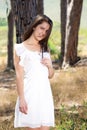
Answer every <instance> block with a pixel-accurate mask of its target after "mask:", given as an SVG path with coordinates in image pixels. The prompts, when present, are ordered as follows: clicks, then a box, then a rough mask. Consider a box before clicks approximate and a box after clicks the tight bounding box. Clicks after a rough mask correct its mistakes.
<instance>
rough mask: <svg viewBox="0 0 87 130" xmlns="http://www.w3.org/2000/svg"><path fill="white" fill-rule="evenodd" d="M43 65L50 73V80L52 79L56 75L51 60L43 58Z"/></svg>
mask: <svg viewBox="0 0 87 130" xmlns="http://www.w3.org/2000/svg"><path fill="white" fill-rule="evenodd" d="M41 63H42V64H44V65H46V66H47V68H48V71H49V76H48V77H49V78H52V77H53V75H54V69H53V67H52V63H51V60H50V59H49V58H43V59H42V61H41Z"/></svg>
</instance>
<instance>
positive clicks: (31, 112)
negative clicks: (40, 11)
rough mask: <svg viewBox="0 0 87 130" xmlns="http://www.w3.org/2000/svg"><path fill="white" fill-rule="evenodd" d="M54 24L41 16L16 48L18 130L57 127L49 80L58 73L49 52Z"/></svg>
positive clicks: (16, 111)
mask: <svg viewBox="0 0 87 130" xmlns="http://www.w3.org/2000/svg"><path fill="white" fill-rule="evenodd" d="M51 30H52V21H51V20H50V18H48V17H47V16H46V15H37V16H36V17H35V18H34V19H33V21H32V23H31V25H30V27H29V29H28V30H27V32H26V33H25V34H24V42H23V43H20V44H16V45H15V56H14V65H15V70H16V81H17V92H18V99H17V103H16V107H15V120H14V127H26V130H49V128H50V126H54V104H53V97H52V92H51V87H50V82H49V78H52V76H53V74H54V71H53V67H52V62H51V58H50V53H49V49H48V45H47V43H48V39H49V36H50V33H51Z"/></svg>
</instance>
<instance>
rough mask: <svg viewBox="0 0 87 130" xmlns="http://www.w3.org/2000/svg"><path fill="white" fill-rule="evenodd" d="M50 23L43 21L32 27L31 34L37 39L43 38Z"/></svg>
mask: <svg viewBox="0 0 87 130" xmlns="http://www.w3.org/2000/svg"><path fill="white" fill-rule="evenodd" d="M49 28H50V25H49V24H48V23H47V22H43V23H41V24H39V25H38V26H36V27H35V28H33V30H34V31H33V36H34V38H35V39H36V40H37V41H41V40H43V39H44V38H45V37H46V36H47V33H48V31H49Z"/></svg>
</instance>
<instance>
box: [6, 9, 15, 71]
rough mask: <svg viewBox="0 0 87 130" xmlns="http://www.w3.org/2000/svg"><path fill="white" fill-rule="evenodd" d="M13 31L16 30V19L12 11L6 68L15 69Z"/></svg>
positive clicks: (9, 16) (9, 20) (10, 14)
mask: <svg viewBox="0 0 87 130" xmlns="http://www.w3.org/2000/svg"><path fill="white" fill-rule="evenodd" d="M13 31H14V20H13V14H12V11H10V13H9V15H8V46H7V50H8V58H7V68H6V70H10V69H14V65H13Z"/></svg>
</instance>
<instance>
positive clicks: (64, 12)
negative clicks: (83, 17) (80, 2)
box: [60, 0, 67, 64]
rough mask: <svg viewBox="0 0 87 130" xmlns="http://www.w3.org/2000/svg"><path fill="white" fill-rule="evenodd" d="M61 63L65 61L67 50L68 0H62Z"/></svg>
mask: <svg viewBox="0 0 87 130" xmlns="http://www.w3.org/2000/svg"><path fill="white" fill-rule="evenodd" d="M60 7H61V57H60V60H61V64H62V62H63V57H64V50H65V32H66V15H67V12H66V11H67V0H61V5H60Z"/></svg>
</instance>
